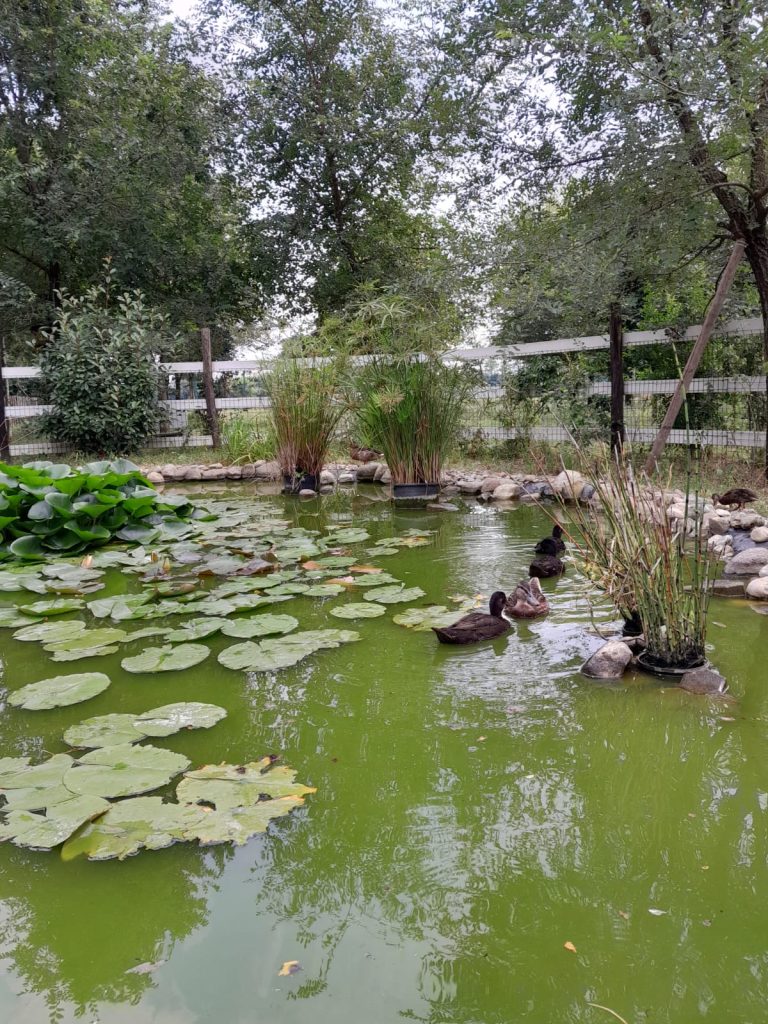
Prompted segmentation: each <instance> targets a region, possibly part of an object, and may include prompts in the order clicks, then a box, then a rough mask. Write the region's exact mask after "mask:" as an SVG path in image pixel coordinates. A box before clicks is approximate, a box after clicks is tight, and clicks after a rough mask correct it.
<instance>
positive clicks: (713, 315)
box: [645, 240, 744, 474]
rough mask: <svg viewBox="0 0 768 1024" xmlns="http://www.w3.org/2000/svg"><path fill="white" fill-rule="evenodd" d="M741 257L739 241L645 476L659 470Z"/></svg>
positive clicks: (670, 406)
mask: <svg viewBox="0 0 768 1024" xmlns="http://www.w3.org/2000/svg"><path fill="white" fill-rule="evenodd" d="M743 256H744V242H742V241H741V240H739V241H737V242H736V244H735V245H734V247H733V252H732V253H731V255H730V257H729V259H728V262H727V263H726V265H725V270H723V272H722V274H721V275H720V280H719V281H718V282H717V288H716V289H715V294H714V296H713V297H712V301H711V302H710V304H709V306H708V308H707V315H706V316H705V317H704V323H703V324H702V325H701V333H700V334H699V336H698V338H697V339H696V342H695V344H694V346H693V348H692V349H691V354H690V355H689V356H688V362H687V363H686V364H685V368H684V370H683V375H682V377H681V378H680V380H679V381H678V384H677V387H676V388H675V393H674V395H672V401H671V402H670V403H669V408H668V409H667V413H666V415H665V417H664V421H663V423H662V424H661V427H660V428H659V432H658V434H657V435H656V440H655V441H654V442H653V447H652V448H651V454H650V455H649V456H648V459H647V461H646V463H645V471H646V473H648V474H651V473H653V472H654V471H655V470H656V467H657V466H658V462H659V456H660V455H661V453H662V452H663V451H664V445H665V444H666V443H667V438H668V437H669V432H670V430H671V429H672V425H673V423H674V422H675V420H676V419H677V416H678V413H679V412H680V410H681V409H682V407H683V402H684V401H685V396H686V394H687V392H688V388H689V387H690V384H691V381H692V380H693V378H694V376H695V374H696V371H697V370H698V368H699V363H700V362H701V357H702V356H703V355H704V349H705V348H706V347H707V343H708V342H709V339H710V338H711V337H712V332H713V331H714V329H715V324H716V323H717V318H718V316H719V315H720V310H721V309H722V308H723V303H724V302H725V299H726V296H727V295H728V292H729V291H730V290H731V285H732V284H733V279H734V277H735V276H736V270H737V268H738V266H739V263H741V260H742V257H743Z"/></svg>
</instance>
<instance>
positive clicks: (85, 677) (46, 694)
mask: <svg viewBox="0 0 768 1024" xmlns="http://www.w3.org/2000/svg"><path fill="white" fill-rule="evenodd" d="M109 683H110V679H109V676H106V675H104V673H103V672H78V673H76V674H74V675H70V676H53V677H52V678H50V679H40V680H38V682H36V683H27V685H26V686H22V687H21V688H20V689H18V690H14V691H13V693H10V694H9V695H8V703H9V704H10V705H11V707H17V708H26V709H27V710H28V711H48V710H49V709H50V708H63V707H68V706H69V705H70V704H79V703H80V702H81V701H84V700H90V698H91V697H95V696H96V695H97V694H99V693H102V692H103V691H104V690H106V689H107V687H108V686H109Z"/></svg>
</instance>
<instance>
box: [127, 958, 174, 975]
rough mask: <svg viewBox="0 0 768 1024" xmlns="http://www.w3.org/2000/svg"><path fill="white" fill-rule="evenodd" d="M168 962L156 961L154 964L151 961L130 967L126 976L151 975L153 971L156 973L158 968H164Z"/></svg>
mask: <svg viewBox="0 0 768 1024" xmlns="http://www.w3.org/2000/svg"><path fill="white" fill-rule="evenodd" d="M164 963H167V961H166V960H156V961H155V962H154V963H150V961H149V960H147V961H146V963H143V964H137V965H136V966H135V967H129V968H128V970H127V971H126V972H125V973H126V974H151V973H152V971H156V970H157V968H158V967H162V966H163V964H164Z"/></svg>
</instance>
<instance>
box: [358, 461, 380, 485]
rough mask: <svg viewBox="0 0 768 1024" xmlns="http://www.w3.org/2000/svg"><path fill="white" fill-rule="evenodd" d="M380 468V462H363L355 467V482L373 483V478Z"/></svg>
mask: <svg viewBox="0 0 768 1024" xmlns="http://www.w3.org/2000/svg"><path fill="white" fill-rule="evenodd" d="M380 468H381V463H380V462H365V463H363V465H362V466H358V467H357V482H358V483H361V482H362V483H373V480H374V478H375V476H376V474H377V473H378V471H379V469H380Z"/></svg>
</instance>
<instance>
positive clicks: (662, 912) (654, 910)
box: [648, 907, 667, 917]
mask: <svg viewBox="0 0 768 1024" xmlns="http://www.w3.org/2000/svg"><path fill="white" fill-rule="evenodd" d="M648 913H649V914H653V916H654V917H663V916H664V915H665V914H666V913H667V911H666V910H659V909H658V907H648Z"/></svg>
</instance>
